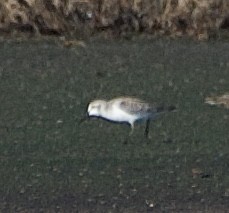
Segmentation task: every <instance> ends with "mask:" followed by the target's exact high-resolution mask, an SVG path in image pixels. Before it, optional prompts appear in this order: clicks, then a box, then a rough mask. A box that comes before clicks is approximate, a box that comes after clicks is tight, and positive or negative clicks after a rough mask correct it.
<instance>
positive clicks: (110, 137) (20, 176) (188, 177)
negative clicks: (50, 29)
mask: <svg viewBox="0 0 229 213" xmlns="http://www.w3.org/2000/svg"><path fill="white" fill-rule="evenodd" d="M228 53H229V44H228V43H226V42H223V41H218V42H208V43H198V42H193V41H188V40H179V41H175V40H165V39H164V40H146V39H144V40H141V39H138V40H135V41H118V40H116V41H104V40H95V41H90V42H86V45H81V46H73V47H72V48H64V47H63V46H61V45H58V44H57V43H56V42H54V41H19V40H18V41H9V40H8V41H5V40H2V41H1V42H0V61H1V65H0V100H1V104H0V115H1V119H0V160H1V164H0V174H1V181H0V209H1V211H2V212H4V211H5V212H9V211H10V210H11V211H18V212H32V211H34V212H37V211H38V210H40V211H41V212H42V211H48V210H50V211H57V212H63V211H65V212H66V211H67V212H76V210H78V211H79V212H108V211H110V212H146V211H149V212H150V211H153V212H189V211H190V212H194V211H195V212H225V211H226V210H228V208H229V203H228V199H229V175H228V166H229V165H228V162H229V148H228V142H229V135H228V124H229V111H228V110H227V109H224V108H223V107H222V108H221V107H214V106H209V105H207V104H205V103H204V100H205V98H206V97H208V96H214V95H220V94H224V93H225V92H227V91H229V85H228V81H229V74H228V73H229V62H228V58H229V57H228ZM119 95H131V96H136V97H141V98H143V99H145V100H147V101H151V102H158V103H165V104H175V105H176V106H177V107H178V111H177V112H176V113H171V114H166V115H164V116H162V117H161V118H160V119H158V120H157V121H155V122H154V123H153V124H152V125H151V127H150V139H149V140H148V141H146V140H145V139H144V138H143V130H144V127H143V126H141V125H139V126H137V128H136V131H135V132H134V135H133V137H132V138H131V139H130V140H129V143H127V144H123V141H124V140H125V138H126V136H127V134H128V131H129V127H128V126H127V125H115V124H112V123H108V122H105V121H102V120H92V121H86V122H84V123H82V124H81V125H79V124H78V121H79V120H80V118H81V117H82V116H83V114H84V113H85V109H86V105H87V103H88V101H90V100H91V99H94V98H113V97H116V96H119Z"/></svg>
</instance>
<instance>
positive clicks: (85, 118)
mask: <svg viewBox="0 0 229 213" xmlns="http://www.w3.org/2000/svg"><path fill="white" fill-rule="evenodd" d="M89 118H90V117H89V116H88V114H87V113H86V114H85V116H84V117H82V118H81V119H80V120H79V124H82V123H83V122H85V121H87V120H89Z"/></svg>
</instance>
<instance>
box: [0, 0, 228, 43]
mask: <svg viewBox="0 0 229 213" xmlns="http://www.w3.org/2000/svg"><path fill="white" fill-rule="evenodd" d="M228 28H229V1H228V0H113V1H110V0H64V1H63V0H17V1H15V0H3V1H2V2H1V3H0V30H1V31H3V32H12V30H13V31H15V30H16V31H20V32H21V31H23V32H32V33H38V34H57V35H61V34H71V33H73V32H74V33H76V34H85V35H91V34H94V33H97V32H105V34H106V35H111V36H113V35H115V36H120V35H126V34H128V33H132V32H137V33H142V32H146V33H150V34H166V35H171V36H183V35H188V36H191V37H195V38H198V39H208V38H209V36H211V35H214V34H217V32H218V30H219V29H228Z"/></svg>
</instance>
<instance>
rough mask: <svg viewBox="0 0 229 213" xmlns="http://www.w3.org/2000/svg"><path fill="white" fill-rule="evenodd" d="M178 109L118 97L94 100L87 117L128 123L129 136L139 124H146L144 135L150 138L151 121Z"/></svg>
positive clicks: (90, 104)
mask: <svg viewBox="0 0 229 213" xmlns="http://www.w3.org/2000/svg"><path fill="white" fill-rule="evenodd" d="M175 109H176V107H174V106H169V107H167V108H166V107H163V106H156V105H155V104H150V103H148V102H146V101H143V100H141V99H138V98H133V97H117V98H114V99H111V100H102V99H101V100H93V101H91V102H89V104H88V106H87V116H88V117H89V118H90V117H99V118H102V119H105V120H108V121H111V122H115V123H128V124H129V125H130V127H131V131H130V132H129V135H132V134H133V132H134V126H135V123H137V122H145V124H146V126H145V131H144V135H145V137H147V138H148V133H149V125H150V121H151V120H154V119H155V118H156V117H157V116H158V115H159V114H161V113H163V112H168V111H174V110H175Z"/></svg>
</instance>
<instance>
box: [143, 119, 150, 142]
mask: <svg viewBox="0 0 229 213" xmlns="http://www.w3.org/2000/svg"><path fill="white" fill-rule="evenodd" d="M149 125H150V119H148V120H147V121H146V128H145V134H144V135H145V137H146V138H148V135H149Z"/></svg>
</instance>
